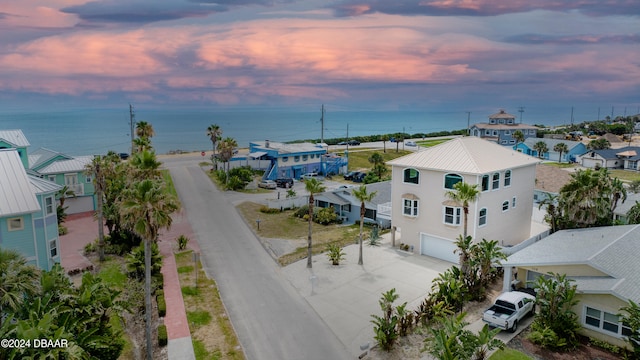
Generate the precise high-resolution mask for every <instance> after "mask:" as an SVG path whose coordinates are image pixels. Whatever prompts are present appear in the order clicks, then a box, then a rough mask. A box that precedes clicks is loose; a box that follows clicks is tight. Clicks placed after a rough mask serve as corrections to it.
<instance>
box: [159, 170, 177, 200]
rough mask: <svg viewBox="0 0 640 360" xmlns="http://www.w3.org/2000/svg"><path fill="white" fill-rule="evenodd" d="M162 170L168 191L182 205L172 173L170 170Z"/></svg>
mask: <svg viewBox="0 0 640 360" xmlns="http://www.w3.org/2000/svg"><path fill="white" fill-rule="evenodd" d="M160 171H161V172H162V179H163V180H164V184H165V185H166V189H167V193H168V194H171V195H172V196H173V197H174V198H175V199H176V201H177V202H178V207H182V204H181V203H180V198H179V197H178V192H177V191H176V187H175V186H174V185H173V179H172V178H171V173H170V172H169V170H160Z"/></svg>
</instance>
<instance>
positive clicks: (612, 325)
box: [584, 306, 631, 336]
mask: <svg viewBox="0 0 640 360" xmlns="http://www.w3.org/2000/svg"><path fill="white" fill-rule="evenodd" d="M584 324H585V325H588V326H589V327H594V328H596V329H598V330H602V331H603V332H604V331H607V332H610V333H614V334H616V335H624V336H628V335H630V334H631V328H629V327H628V326H627V324H623V323H621V322H620V318H619V317H618V315H616V314H612V313H608V312H606V311H601V310H598V309H595V308H591V307H588V306H586V309H585V316H584Z"/></svg>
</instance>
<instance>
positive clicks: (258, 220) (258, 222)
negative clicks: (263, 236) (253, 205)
mask: <svg viewBox="0 0 640 360" xmlns="http://www.w3.org/2000/svg"><path fill="white" fill-rule="evenodd" d="M256 224H258V230H260V219H256Z"/></svg>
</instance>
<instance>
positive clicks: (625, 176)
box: [609, 170, 640, 181]
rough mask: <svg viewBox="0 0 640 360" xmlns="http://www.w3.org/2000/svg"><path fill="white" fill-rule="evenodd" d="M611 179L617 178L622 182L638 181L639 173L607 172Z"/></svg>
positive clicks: (624, 171)
mask: <svg viewBox="0 0 640 360" xmlns="http://www.w3.org/2000/svg"><path fill="white" fill-rule="evenodd" d="M609 174H611V177H614V178H618V179H620V180H623V181H634V180H640V173H639V172H636V171H629V170H609Z"/></svg>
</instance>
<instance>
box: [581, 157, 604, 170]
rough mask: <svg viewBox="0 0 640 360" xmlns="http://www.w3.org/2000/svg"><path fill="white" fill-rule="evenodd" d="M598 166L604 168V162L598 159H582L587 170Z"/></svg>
mask: <svg viewBox="0 0 640 360" xmlns="http://www.w3.org/2000/svg"><path fill="white" fill-rule="evenodd" d="M596 165H597V166H602V161H600V160H598V159H591V158H584V157H583V158H582V166H584V167H587V168H595V167H596Z"/></svg>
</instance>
